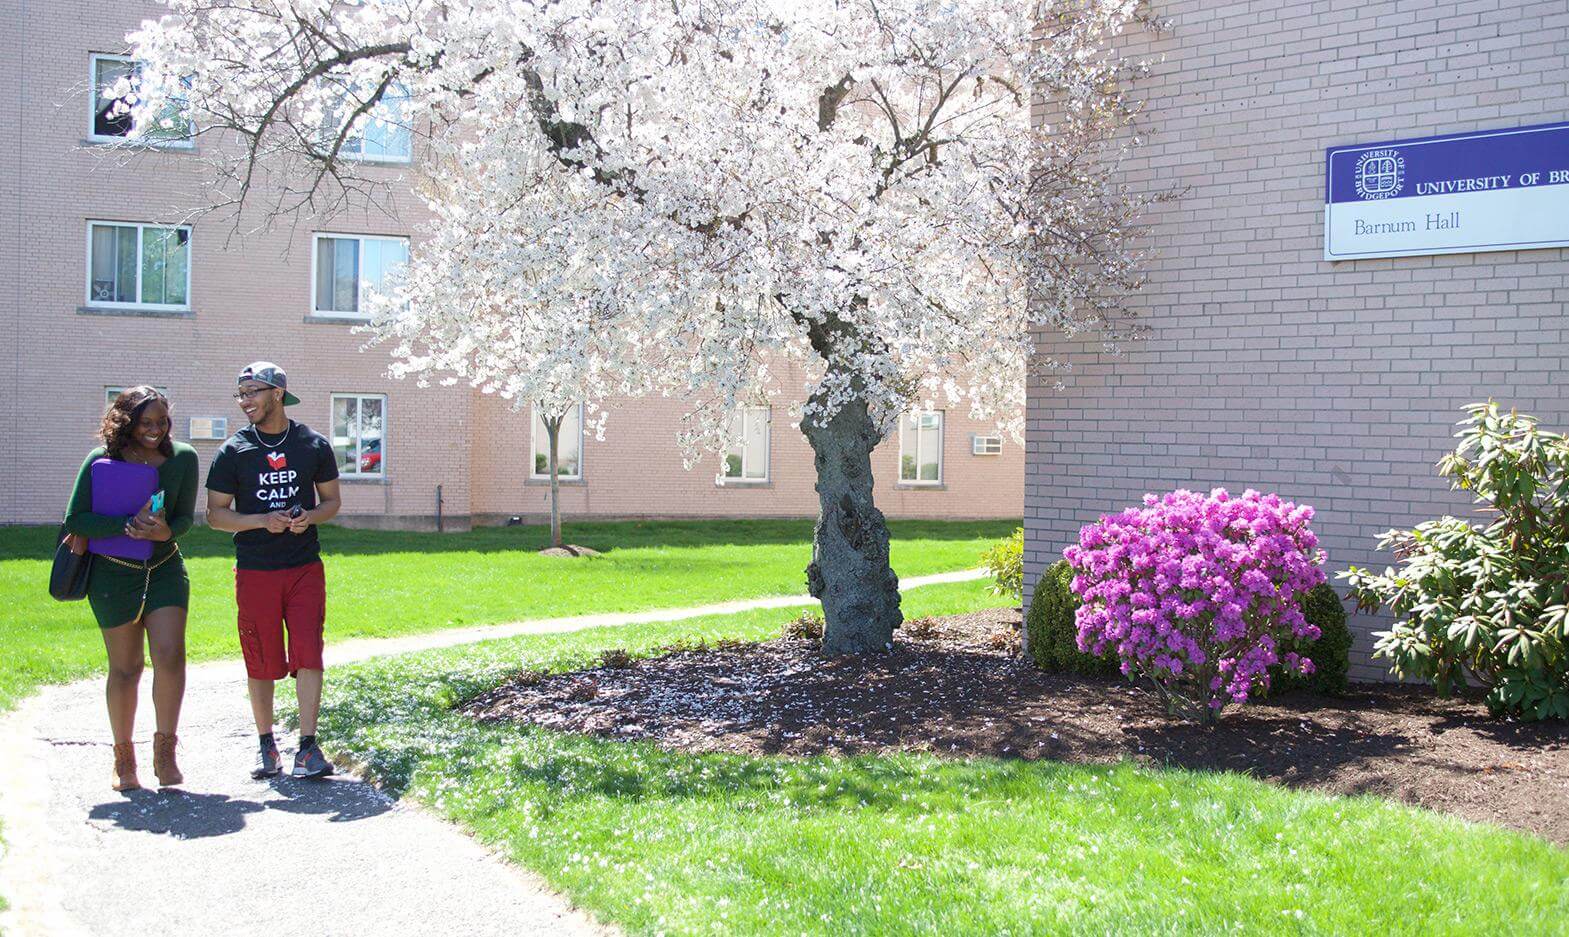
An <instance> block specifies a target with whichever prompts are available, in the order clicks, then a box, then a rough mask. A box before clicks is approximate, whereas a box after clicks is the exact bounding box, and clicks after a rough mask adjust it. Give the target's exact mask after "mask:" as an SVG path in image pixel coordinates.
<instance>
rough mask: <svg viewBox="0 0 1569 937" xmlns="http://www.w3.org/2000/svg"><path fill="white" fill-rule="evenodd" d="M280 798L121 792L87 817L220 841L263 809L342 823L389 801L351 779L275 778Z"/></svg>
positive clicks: (130, 827) (368, 814) (137, 829)
mask: <svg viewBox="0 0 1569 937" xmlns="http://www.w3.org/2000/svg"><path fill="white" fill-rule="evenodd" d="M268 786H269V787H271V788H272V789H273V790H274V791H276V792H277V793H278V794H279V795H281V799H277V800H266V801H255V800H246V799H242V798H237V797H230V796H229V795H227V794H194V793H191V792H189V791H183V790H179V789H177V788H165V789H163V790H147V789H144V790H139V791H127V792H126V793H125V794H124V795H123V797H124V799H123V800H116V801H108V802H105V803H101V804H97V805H95V806H94V807H93V808H92V809H91V810H90V811H89V812H88V814H87V816H88V818H89V819H92V820H107V821H108V822H110V823H113V824H114V825H115V826H117V827H119V828H120V829H122V830H131V831H134V832H138V833H160V834H167V835H169V836H173V837H175V838H176V839H202V838H204V837H208V836H226V835H228V834H230V833H238V832H239V831H240V830H242V829H244V828H245V818H246V817H247V816H249V815H251V814H256V813H261V812H262V811H264V810H281V811H283V812H285V813H292V814H299V815H302V816H324V817H326V818H327V821H328V822H330V823H346V822H349V821H352V820H364V819H367V818H369V817H374V816H379V815H380V814H383V813H386V812H387V811H388V810H391V809H392V804H393V802H392V800H391V799H390V798H388V797H387V796H386V795H385V794H383V793H381V792H380V791H378V790H376V788H374V787H372V786H370V785H369V784H364V783H361V782H358V781H353V780H342V781H297V780H295V779H293V778H288V777H285V778H278V779H275V780H273V781H271V782H270V783H269V785H268Z"/></svg>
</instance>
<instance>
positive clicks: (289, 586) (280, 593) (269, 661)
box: [234, 563, 327, 680]
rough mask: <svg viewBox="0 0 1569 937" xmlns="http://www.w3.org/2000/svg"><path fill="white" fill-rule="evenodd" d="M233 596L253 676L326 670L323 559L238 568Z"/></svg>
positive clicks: (242, 646) (278, 677) (247, 668)
mask: <svg viewBox="0 0 1569 937" xmlns="http://www.w3.org/2000/svg"><path fill="white" fill-rule="evenodd" d="M234 599H235V602H236V604H238V605H239V608H240V616H239V618H240V650H241V651H242V652H243V653H244V655H245V672H246V674H248V675H249V676H250V677H251V679H253V680H282V679H283V678H284V677H285V676H289V677H292V676H294V675H295V673H297V672H298V671H301V670H321V669H323V668H322V665H321V647H322V626H323V625H325V624H326V622H327V576H326V572H325V571H324V570H323V569H322V565H321V564H320V563H310V564H307V565H305V566H295V567H293V568H291V569H236V570H235V571H234ZM285 624H287V626H288V644H287V648H285V643H284V626H285Z"/></svg>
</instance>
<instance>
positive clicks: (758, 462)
mask: <svg viewBox="0 0 1569 937" xmlns="http://www.w3.org/2000/svg"><path fill="white" fill-rule="evenodd" d="M772 422H773V420H772V414H771V412H770V410H769V408H768V407H743V408H742V409H740V410H737V411H736V412H735V414H734V415H733V416H731V417H730V438H731V439H733V440H735V442H734V448H732V449H727V450H725V452H724V453H723V455H722V456H721V459H722V460H723V464H722V465H721V466H720V471H719V483H720V484H721V485H723V484H737V483H745V482H766V481H768V445H769V441H770V440H769V425H770V424H771V423H772Z"/></svg>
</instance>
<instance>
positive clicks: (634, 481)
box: [475, 367, 1024, 521]
mask: <svg viewBox="0 0 1569 937" xmlns="http://www.w3.org/2000/svg"><path fill="white" fill-rule="evenodd" d="M776 373H777V375H778V378H779V382H778V387H779V393H778V394H776V395H775V398H774V399H773V400H772V401H771V404H770V427H769V458H768V480H767V481H766V482H764V483H761V484H755V483H748V484H737V483H735V482H734V481H731V480H726V482H725V483H723V484H721V483H719V482H718V480H717V476H718V474H719V471H720V464H719V459H718V457H717V456H716V455H714V454H713V453H706V454H704V455H702V457H701V458H700V459H699V460H698V461H697V463H696V464H694V465H693V466H692V467H691V468H690V469H687V468H685V467H684V466H683V463H682V455H681V451H680V449H679V447H678V446H677V445H676V432H677V430H678V428H679V426H680V425H681V416H682V414H683V413H684V412H685V410H686V405H685V404H684V403H683V402H682V401H679V400H676V399H672V398H654V399H636V400H630V399H613V400H608V401H600V402H599V406H600V407H602V408H603V409H605V410H606V411H607V412H608V414H609V416H608V419H607V420H606V423H605V430H604V438H603V439H596V438H595V435H594V432H593V426H592V418H590V426H589V428H588V429H587V430H586V431H585V433H584V438H583V481H582V482H563V483H562V485H561V510H562V512H563V515H564V516H565V517H568V518H571V517H573V516H578V517H581V516H584V515H597V516H607V517H672V516H683V517H806V516H813V515H815V514H817V508H818V502H817V492H816V489H815V487H814V486H815V485H816V483H817V476H816V472H815V470H814V469H813V466H812V450H811V448H810V446H809V445H808V444H807V442H806V438H805V437H804V436H803V435H802V434H801V431H800V428H799V427H798V426H796V425H794V422H793V418H792V417H791V415H790V408H789V406H788V404H789V403H790V399H791V395H790V393H789V392H790V391H792V390H799V388H800V387H801V386H802V383H801V375H800V373H799V372H798V371H797V370H795V369H794V368H791V367H779V368H777V371H776ZM802 396H803V395H801V394H799V393H797V394H796V395H795V396H794V399H795V400H800V399H801V397H802ZM476 411H477V412H478V413H480V414H482V415H481V416H479V417H478V421H477V425H481V426H483V427H484V431H483V432H481V433H477V434H476V437H475V438H476V443H475V445H476V455H475V460H476V465H478V464H481V461H482V460H483V461H484V464H486V465H487V466H488V467H489V468H488V470H487V471H486V472H485V473H484V474H485V475H486V479H485V481H484V482H483V483H481V482H478V481H476V504H480V505H483V507H481V508H480V509H479V510H481V511H483V512H487V513H490V512H494V514H495V515H496V517H504V516H507V515H524V516H527V517H530V518H539V517H543V516H546V515H547V514H548V512H549V510H550V500H549V498H550V487H549V481H548V480H543V479H533V478H530V477H529V471H528V469H529V453H530V452H531V451H532V450H531V446H532V437H531V435H530V430H529V427H530V422H531V416H530V412H529V411H528V410H527V409H525V410H523V411H521V412H517V413H514V412H512V411H511V409H510V408H509V405H508V404H507V403H506V402H504V401H501V400H498V399H495V398H483V399H481V400H480V401H479V402H477V403H476ZM976 433H980V434H983V435H984V434H995V433H996V427H995V425H994V424H983V423H980V422H978V421H975V420H971V419H970V418H969V417H968V416H967V414H966V412H965V410H964V408H959V409H949V410H947V411H945V412H944V414H943V431H942V450H943V452H942V460H941V468H942V483H941V484H940V485H906V484H901V483H900V482H899V454H900V453H899V436H898V433H897V432H894V433H891V434H890V435H889V437H888V438H887V439H886V440H884V442H883V443H882V445H880V446H879V447H878V448H877V449H876V450H875V451H874V452H873V453H872V471H873V475H874V477H875V478H876V486H875V488H874V494H873V496H874V498H875V499H876V503H877V506H878V507H879V508H880V509H881V510H882V511H883V513H884V514H886V515H888V516H889V517H928V518H975V517H1017V516H1019V511H1020V505H1021V503H1022V497H1023V494H1022V492H1023V484H1022V479H1023V474H1024V451H1023V449H1022V448H1021V447H1020V446H1019V445H1018V444H1016V443H1015V442H1013V441H1012V440H1009V439H1006V438H1005V439H1004V441H1003V445H1002V451H1001V452H1000V453H999V454H997V455H974V454H973V452H972V447H971V436H972V435H973V434H976ZM482 441H483V442H482ZM481 445H483V446H484V447H485V448H487V449H488V452H487V453H486V454H485V455H483V456H481V455H479V454H478V449H479V448H480V446H481ZM481 484H482V485H483V487H482V488H481V487H479V486H480V485H481ZM480 492H483V494H482V495H481V494H480ZM496 517H492V516H485V517H482V518H481V520H483V521H491V520H494V519H496Z"/></svg>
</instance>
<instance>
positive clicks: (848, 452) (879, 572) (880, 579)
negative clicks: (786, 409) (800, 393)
mask: <svg viewBox="0 0 1569 937" xmlns="http://www.w3.org/2000/svg"><path fill="white" fill-rule="evenodd" d="M802 430H803V432H804V433H805V434H806V439H807V441H808V442H809V443H810V444H811V446H812V452H813V453H814V455H815V462H816V466H817V497H818V502H819V504H820V513H819V514H818V517H817V527H816V529H815V530H814V531H813V535H812V562H811V564H810V565H808V566H807V567H806V581H807V586H808V588H809V589H810V591H811V593H812V596H813V597H815V598H816V599H818V600H819V601H821V602H822V603H823V620H824V629H823V653H825V654H864V653H868V652H872V651H883V650H886V649H887V647H888V645H889V643H890V642H891V641H892V640H893V632H894V629H895V628H897V627H899V624H900V622H901V621H903V617H904V616H903V614H902V613H901V612H900V611H899V577H898V576H896V575H894V571H893V567H891V566H890V565H889V563H888V524H887V522H886V521H885V520H884V518H883V512H881V511H879V510H878V509H877V506H876V505H875V504H874V503H873V502H872V449H873V448H874V447H876V445H877V444H878V442H880V441H881V440H882V434H881V433H879V432H878V431H877V427H876V426H875V425H874V424H873V422H872V419H871V417H870V416H869V415H868V413H867V411H866V404H865V403H864V402H861V401H854V402H851V403H850V404H848V405H846V406H845V407H843V408H842V409H841V410H840V411H839V412H838V414H837V415H836V416H835V417H834V418H833V419H832V420H831V421H830V422H829V423H828V424H827V425H826V426H818V425H815V424H813V423H812V422H811V421H810V420H807V421H803V423H802Z"/></svg>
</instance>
